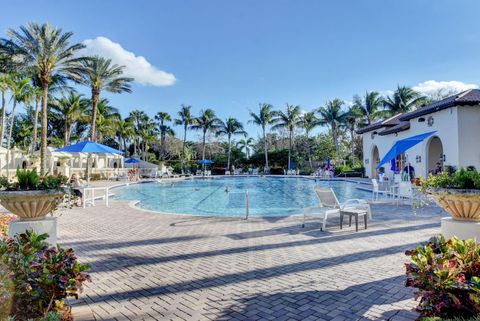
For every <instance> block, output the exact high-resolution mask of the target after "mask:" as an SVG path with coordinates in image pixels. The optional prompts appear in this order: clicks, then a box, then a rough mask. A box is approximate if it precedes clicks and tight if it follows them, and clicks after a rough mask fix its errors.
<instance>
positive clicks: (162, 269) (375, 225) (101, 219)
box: [59, 201, 444, 321]
mask: <svg viewBox="0 0 480 321" xmlns="http://www.w3.org/2000/svg"><path fill="white" fill-rule="evenodd" d="M373 215H374V220H373V221H371V222H370V224H369V228H368V230H363V229H361V230H360V231H359V232H358V233H355V230H354V227H352V228H348V227H347V228H344V230H342V231H340V230H339V229H338V220H337V221H335V220H333V221H332V222H331V224H330V229H329V231H328V232H321V231H320V230H319V229H318V227H319V225H318V223H316V222H312V223H310V224H308V225H307V227H306V228H304V229H302V228H301V227H300V219H299V218H272V219H259V218H253V219H250V220H248V221H244V220H241V219H239V218H204V217H192V216H176V215H163V214H157V213H149V212H144V211H140V210H136V209H133V208H131V207H130V206H129V205H128V204H127V203H125V202H119V201H113V202H112V203H111V206H110V207H109V208H105V207H104V206H98V207H94V208H87V209H73V210H69V211H67V212H66V213H64V214H63V215H62V216H61V217H60V218H59V238H60V242H61V243H62V244H63V245H66V246H71V247H73V248H74V249H75V250H76V251H77V253H78V255H79V257H80V258H81V260H82V261H87V262H90V263H92V264H93V268H92V273H91V274H92V277H93V282H92V283H90V284H88V286H87V289H86V291H85V293H84V294H83V295H82V297H83V298H84V302H81V303H80V304H81V305H82V304H83V305H86V304H88V306H89V307H90V308H91V309H92V311H93V313H94V315H95V318H96V319H97V320H114V319H116V320H335V321H337V320H367V319H368V320H412V319H414V318H415V317H416V315H415V314H414V313H413V312H412V308H413V307H414V306H415V302H414V301H413V299H412V297H413V296H412V290H411V289H407V288H405V287H404V285H403V283H404V263H405V262H406V257H405V256H404V254H403V252H404V250H405V249H409V248H412V247H414V246H415V245H416V244H417V243H419V242H420V241H425V240H427V239H428V238H429V237H430V236H432V235H434V234H436V233H438V232H439V221H440V217H441V216H442V215H444V213H442V211H441V210H440V209H438V208H435V207H431V208H426V209H422V210H421V211H420V213H419V214H417V216H414V215H413V214H412V212H411V209H410V207H408V206H398V207H397V206H395V205H393V206H387V205H376V206H374V207H373Z"/></svg>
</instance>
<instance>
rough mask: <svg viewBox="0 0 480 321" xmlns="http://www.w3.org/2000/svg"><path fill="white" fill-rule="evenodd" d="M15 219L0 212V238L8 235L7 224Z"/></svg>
mask: <svg viewBox="0 0 480 321" xmlns="http://www.w3.org/2000/svg"><path fill="white" fill-rule="evenodd" d="M14 219H15V216H14V215H11V214H0V239H2V238H6V237H7V236H8V224H9V223H10V222H11V221H13V220H14Z"/></svg>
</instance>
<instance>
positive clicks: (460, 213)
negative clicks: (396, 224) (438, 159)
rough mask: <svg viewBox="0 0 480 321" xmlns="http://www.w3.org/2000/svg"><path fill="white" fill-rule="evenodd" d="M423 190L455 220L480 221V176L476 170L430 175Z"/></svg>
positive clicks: (423, 184)
mask: <svg viewBox="0 0 480 321" xmlns="http://www.w3.org/2000/svg"><path fill="white" fill-rule="evenodd" d="M422 189H423V190H424V191H425V192H426V193H428V194H430V195H432V196H433V198H434V200H435V202H436V203H437V204H438V205H439V206H440V207H442V208H443V209H444V210H445V211H447V212H448V213H450V215H452V218H453V219H454V220H463V221H480V174H479V173H478V172H477V171H476V170H475V169H470V170H466V169H463V168H461V169H460V170H457V171H455V172H453V173H452V172H448V171H444V172H442V173H440V174H438V175H436V176H433V175H431V174H430V175H429V177H428V178H427V179H426V180H424V181H422Z"/></svg>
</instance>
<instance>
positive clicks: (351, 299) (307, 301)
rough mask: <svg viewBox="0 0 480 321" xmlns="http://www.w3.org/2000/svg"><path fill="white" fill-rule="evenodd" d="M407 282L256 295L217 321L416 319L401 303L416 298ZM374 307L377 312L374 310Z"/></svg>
mask: <svg viewBox="0 0 480 321" xmlns="http://www.w3.org/2000/svg"><path fill="white" fill-rule="evenodd" d="M352 277H354V276H352ZM404 280H405V278H404V276H396V277H390V278H387V279H383V280H378V281H372V282H368V283H362V284H356V285H353V286H350V287H348V288H346V289H344V290H319V291H315V290H309V291H302V289H301V288H300V287H299V288H297V289H289V292H281V293H274V294H268V293H266V294H258V295H253V296H250V297H246V298H242V299H239V300H237V301H236V302H235V303H234V304H232V305H230V306H229V307H227V308H225V309H223V310H222V312H221V314H220V315H219V316H218V318H217V319H216V320H232V319H233V320H270V319H272V320H273V319H274V320H292V319H293V320H304V319H309V320H310V319H311V320H315V319H319V320H332V319H335V318H337V319H338V320H349V321H350V320H359V319H363V318H368V319H374V320H390V319H392V318H394V317H395V316H396V315H398V314H401V315H402V316H408V317H410V318H411V320H414V319H415V318H416V317H417V313H416V312H414V311H413V310H412V308H411V307H405V308H402V307H401V305H400V304H398V302H399V301H403V300H413V298H414V295H413V291H412V290H411V289H409V288H405V286H404ZM396 303H397V304H396ZM412 305H413V304H412ZM372 307H375V309H372V310H371V311H370V309H371V308H372ZM337 319H336V320H337Z"/></svg>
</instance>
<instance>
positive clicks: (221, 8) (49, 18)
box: [0, 0, 480, 138]
mask: <svg viewBox="0 0 480 321" xmlns="http://www.w3.org/2000/svg"><path fill="white" fill-rule="evenodd" d="M478 12H480V1H476V0H471V1H467V0H448V1H447V0H430V1H427V0H402V1H399V0H390V1H386V0H364V1H358V0H350V1H347V0H336V1H321V0H311V1H307V0H262V1H258V0H242V1H240V0H230V1H224V0H218V1H213V0H204V1H196V0H191V1H187V0H176V1H155V0H151V1H147V0H135V1H133V0H130V1H126V0H124V1H118V0H101V1H99V0H95V1H91V0H82V1H60V0H58V1H53V0H42V1H38V0H35V1H32V0H23V1H4V2H3V3H2V11H1V12H0V37H5V36H6V31H7V30H8V29H9V28H14V29H17V28H18V27H19V26H21V25H24V24H26V23H28V22H37V23H44V22H49V23H51V24H52V25H54V26H58V27H61V28H62V29H63V30H64V31H72V32H73V33H74V36H73V40H74V41H76V42H83V43H84V44H86V46H87V48H86V49H85V53H87V54H101V55H104V56H107V57H109V58H111V59H112V60H113V61H115V62H117V63H119V64H122V65H125V66H126V68H125V71H126V73H127V74H128V75H130V76H132V77H134V78H135V79H136V80H135V83H134V84H133V93H131V94H127V93H124V94H110V93H103V94H102V96H103V97H104V98H108V99H109V100H110V101H111V103H112V105H113V106H115V107H117V108H119V109H120V111H121V112H122V114H123V115H124V116H125V115H127V114H128V112H129V111H130V110H132V109H142V110H144V111H146V112H147V113H148V114H149V115H151V116H153V115H154V114H156V113H157V112H160V111H165V112H169V113H170V114H172V115H173V116H174V115H175V114H176V113H177V111H178V109H179V106H180V105H181V104H188V105H191V106H192V111H193V113H194V114H198V113H199V111H200V110H201V109H205V108H213V109H214V110H215V111H216V112H217V115H218V116H219V117H220V118H222V119H225V118H227V117H230V116H232V117H236V118H238V119H240V120H241V121H242V122H244V124H245V126H246V128H247V131H248V132H249V133H250V135H252V136H256V135H257V134H258V132H259V131H258V128H256V127H255V126H254V125H251V124H248V123H247V121H248V120H249V117H248V112H249V110H253V111H256V110H257V109H258V104H259V103H262V102H266V103H271V104H273V105H274V106H275V107H276V108H285V104H286V103H290V104H294V105H300V106H301V107H302V109H303V110H313V109H314V108H318V107H319V106H322V105H323V104H324V103H325V102H326V101H327V100H329V99H333V98H341V99H343V100H345V101H346V102H347V104H348V102H351V101H352V97H353V95H355V94H360V95H361V94H364V93H365V91H367V90H368V91H370V90H376V91H379V92H381V93H383V94H388V93H390V92H391V91H392V90H393V89H395V87H396V86H397V85H408V86H412V87H415V88H416V89H418V90H420V91H422V92H424V93H428V92H429V91H432V90H434V89H437V88H456V89H458V90H461V89H465V88H472V87H478V84H480V54H479V52H480V19H478ZM85 92H86V93H87V92H88V91H85ZM176 130H177V132H178V133H181V128H176ZM191 138H194V137H191Z"/></svg>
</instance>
